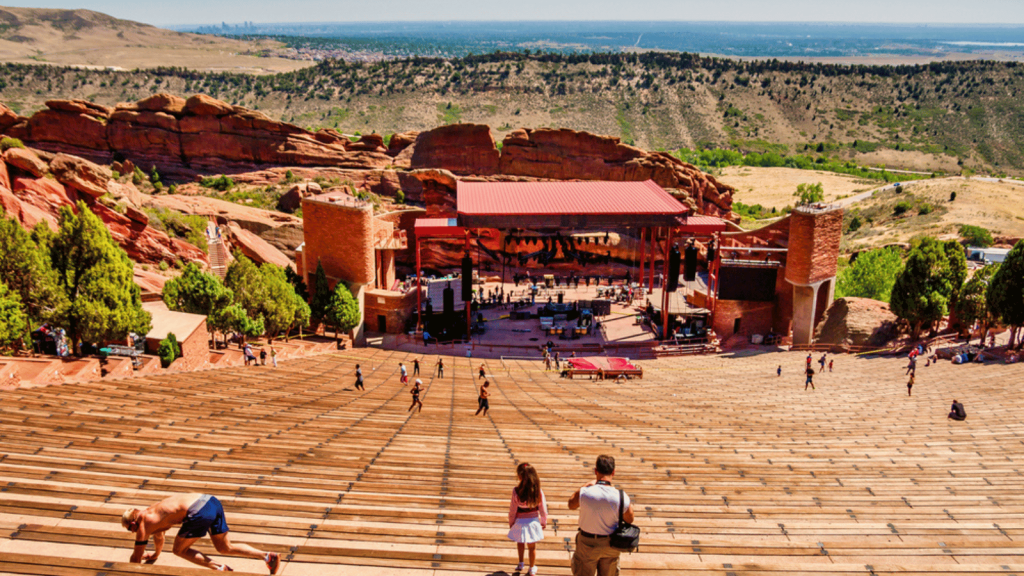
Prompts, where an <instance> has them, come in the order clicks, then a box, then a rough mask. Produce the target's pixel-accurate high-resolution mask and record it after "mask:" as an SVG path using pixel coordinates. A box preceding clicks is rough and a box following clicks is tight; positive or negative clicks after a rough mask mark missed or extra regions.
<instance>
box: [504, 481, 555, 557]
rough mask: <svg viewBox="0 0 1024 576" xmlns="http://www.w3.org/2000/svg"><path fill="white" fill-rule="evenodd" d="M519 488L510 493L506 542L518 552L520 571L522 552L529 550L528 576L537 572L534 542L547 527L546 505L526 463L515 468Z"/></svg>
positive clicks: (542, 535) (540, 537)
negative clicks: (513, 544) (514, 545)
mask: <svg viewBox="0 0 1024 576" xmlns="http://www.w3.org/2000/svg"><path fill="white" fill-rule="evenodd" d="M516 476H518V477H519V485H518V486H516V487H515V488H514V489H513V490H512V501H511V502H510V503H509V505H508V526H509V530H508V539H509V540H512V541H513V542H515V543H516V548H518V549H519V566H517V567H516V572H522V571H523V552H524V551H525V549H526V548H527V547H528V548H529V549H530V574H531V575H534V574H536V573H537V566H535V564H536V562H537V542H540V541H541V540H543V539H544V528H546V527H547V525H548V503H547V500H545V499H544V492H543V491H542V490H541V489H540V477H538V476H537V470H536V469H534V467H533V466H530V465H529V464H527V463H526V462H523V463H522V464H520V465H519V467H518V468H516Z"/></svg>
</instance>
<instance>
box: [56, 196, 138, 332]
mask: <svg viewBox="0 0 1024 576" xmlns="http://www.w3.org/2000/svg"><path fill="white" fill-rule="evenodd" d="M77 209H78V213H77V214H76V213H75V212H74V211H73V210H72V209H71V208H70V207H68V206H63V207H61V209H60V229H59V230H58V232H57V234H56V235H55V236H54V238H53V243H52V246H51V248H50V260H51V262H52V263H53V269H54V271H55V272H56V276H57V285H58V287H59V289H60V291H61V292H62V293H63V296H64V298H63V300H62V302H61V303H60V304H59V306H58V307H57V308H56V309H55V310H54V313H53V315H52V316H53V322H54V323H55V324H57V325H58V326H62V327H63V328H64V329H66V330H67V332H68V336H69V338H70V339H71V342H72V344H73V346H74V350H75V351H76V352H77V351H78V350H79V344H81V343H82V342H83V341H88V342H107V341H112V340H123V339H125V338H127V336H128V333H129V332H135V333H138V334H145V333H147V332H149V329H150V326H151V324H150V322H151V319H152V318H151V316H150V314H149V312H146V311H145V310H143V309H142V293H141V290H140V289H139V287H138V285H137V284H135V281H134V280H133V272H132V268H133V265H132V261H131V260H130V259H129V258H128V254H126V253H125V251H124V250H122V249H121V247H120V246H118V245H117V243H116V242H114V239H113V238H112V237H111V236H110V232H109V231H108V230H107V228H106V226H104V225H103V222H102V221H100V219H99V218H97V217H96V215H95V214H93V213H92V211H91V210H89V208H88V207H87V206H86V205H85V203H84V202H81V201H80V202H78V205H77Z"/></svg>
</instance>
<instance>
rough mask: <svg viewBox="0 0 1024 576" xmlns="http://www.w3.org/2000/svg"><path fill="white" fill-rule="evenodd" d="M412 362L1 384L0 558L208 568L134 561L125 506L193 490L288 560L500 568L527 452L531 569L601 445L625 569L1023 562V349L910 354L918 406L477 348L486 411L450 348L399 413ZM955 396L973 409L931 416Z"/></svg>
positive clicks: (815, 570) (241, 562) (1000, 568)
mask: <svg viewBox="0 0 1024 576" xmlns="http://www.w3.org/2000/svg"><path fill="white" fill-rule="evenodd" d="M413 357H414V356H411V355H407V354H405V353H403V352H394V351H384V350H377V349H359V350H352V351H342V352H338V353H335V354H327V355H320V356H316V357H309V358H303V359H297V360H293V361H286V362H282V363H281V365H280V367H279V368H278V369H271V368H269V367H255V368H254V367H250V368H230V369H223V370H211V371H206V372H199V373H191V374H177V375H167V376H156V377H147V378H134V379H129V380H124V381H120V382H112V383H103V384H96V383H92V384H89V385H64V386H54V387H47V388H37V389H30V390H17V391H11V392H2V393H0V441H2V443H3V444H2V445H3V447H4V450H3V454H2V455H0V492H2V494H0V528H3V530H2V532H0V574H14V573H17V574H61V575H67V576H78V575H89V576H94V575H96V574H99V573H105V574H108V575H111V574H131V573H140V572H145V573H162V574H168V573H175V574H193V573H195V574H199V573H207V572H206V571H203V570H194V569H192V568H191V565H189V564H188V563H186V562H185V561H183V560H181V559H180V558H177V557H174V556H173V555H172V554H171V553H170V548H171V544H172V543H171V542H170V541H168V543H167V546H166V551H165V553H164V554H163V555H162V556H161V558H160V559H159V561H158V563H157V564H156V565H155V566H136V565H129V564H126V563H125V561H126V560H127V558H128V556H129V554H130V551H131V545H132V537H131V535H130V534H128V533H127V532H125V531H123V530H122V529H121V528H120V525H119V523H118V520H119V517H120V515H121V512H122V511H123V510H124V509H125V508H126V507H128V506H135V507H142V506H145V505H148V504H150V503H152V502H154V501H156V500H158V499H160V498H162V497H165V496H166V495H168V494H172V493H181V492H190V491H203V492H208V493H211V494H215V495H217V496H218V498H220V499H221V500H222V501H223V502H224V505H225V508H226V510H227V519H228V522H229V524H230V526H231V528H232V534H233V539H234V540H235V541H240V542H249V543H253V544H254V545H257V546H259V547H261V548H264V549H267V550H272V551H276V552H280V553H281V554H282V557H283V558H286V559H287V562H286V564H285V566H284V567H283V569H282V573H283V574H287V575H300V574H317V575H332V574H359V575H384V574H417V575H424V576H426V575H438V576H440V575H444V574H452V575H454V574H467V573H475V574H481V575H482V574H511V573H512V571H513V569H514V567H515V563H516V558H515V546H514V545H513V544H512V543H510V542H509V541H508V540H507V539H506V538H505V532H506V531H507V528H508V526H507V523H506V514H507V510H508V497H509V495H510V490H511V488H512V486H513V484H514V481H515V478H514V468H515V465H516V463H517V462H522V461H529V462H531V463H532V464H534V465H535V466H536V467H537V469H538V470H539V471H540V473H541V477H542V480H543V486H544V490H545V493H546V494H547V497H548V502H549V505H550V511H551V518H552V520H551V522H550V524H549V526H548V530H547V531H546V539H545V540H544V541H543V542H542V543H541V544H540V545H539V546H538V557H539V561H538V563H539V566H540V574H555V575H565V574H568V573H569V558H570V553H571V550H572V548H573V540H572V538H573V536H574V534H575V531H576V518H577V517H576V513H574V512H571V511H569V510H568V508H567V505H566V500H567V499H568V497H569V495H570V494H571V493H572V491H573V490H574V489H575V488H576V487H578V486H579V485H581V484H583V483H584V482H586V481H588V480H589V479H592V478H593V476H592V473H591V469H592V468H593V465H594V464H593V463H594V459H595V458H596V456H597V455H599V454H601V453H608V454H613V455H614V456H615V457H616V460H617V463H618V474H617V476H616V482H617V484H619V485H620V486H621V487H623V488H624V489H625V490H626V491H627V492H628V493H629V494H630V495H631V496H632V497H633V498H634V499H635V502H636V504H635V507H636V513H637V514H636V515H637V524H639V525H640V526H641V527H642V528H643V530H644V534H643V543H642V547H641V549H640V552H639V553H636V554H632V555H627V556H624V557H623V571H624V573H627V574H650V575H655V574H657V575H659V576H660V575H665V576H667V575H669V574H672V575H675V574H683V575H686V574H692V575H705V574H706V575H715V576H731V575H741V574H758V575H761V576H766V575H774V574H839V573H841V574H858V575H870V574H883V573H894V572H901V573H904V574H907V573H909V574H925V573H929V574H949V573H970V574H972V575H981V574H1000V575H1003V576H1006V575H1009V574H1017V573H1024V562H1022V556H1021V553H1022V549H1021V547H1020V545H1019V542H1020V541H1021V539H1022V538H1024V492H1022V491H1021V489H1020V485H1021V471H1020V463H1021V462H1022V461H1024V424H1022V423H1021V422H1020V419H1019V414H1020V413H1021V409H1022V407H1024V406H1022V405H1024V399H1022V398H1021V396H1020V394H1019V393H1018V391H1017V390H1016V388H1017V387H1016V386H1015V384H1017V383H1019V382H1020V381H1021V374H1022V373H1021V369H1020V368H1019V367H1016V366H1001V365H998V366H997V365H994V366H978V365H969V366H962V367H960V366H952V365H951V364H948V363H944V364H942V365H939V366H935V367H928V368H924V367H921V368H919V370H918V378H917V386H916V387H915V388H916V389H915V395H914V396H913V397H910V398H908V397H907V395H906V389H905V386H904V383H905V380H904V379H903V376H902V374H903V370H902V366H903V362H902V361H900V360H892V359H859V358H852V357H847V356H840V357H837V358H836V368H837V372H836V373H831V374H828V373H826V374H821V375H819V376H817V377H816V379H815V384H816V385H817V386H818V389H817V390H815V391H807V392H805V391H804V390H803V377H802V376H801V374H800V372H801V371H802V368H803V355H802V354H798V353H775V354H766V355H762V356H755V357H751V358H743V359H730V358H723V357H680V358H670V359H663V360H657V361H648V362H646V363H645V375H644V380H643V381H632V382H626V383H620V384H615V383H613V382H610V381H586V380H582V381H581V380H573V381H569V380H562V379H559V378H558V377H557V375H556V374H555V373H554V372H545V371H543V370H542V367H541V365H540V363H539V362H536V361H527V360H522V361H509V362H507V363H506V364H505V365H504V366H503V365H502V364H501V363H500V362H498V361H486V363H487V364H488V367H489V371H490V372H491V373H492V378H491V381H492V382H493V385H492V387H491V388H492V390H493V391H492V394H491V398H492V401H491V404H492V406H493V408H492V410H491V414H490V416H489V417H486V418H485V417H474V416H473V412H474V411H475V409H476V402H475V399H476V386H477V384H478V382H477V381H476V380H475V378H474V375H475V374H476V369H477V367H478V366H479V363H480V362H481V361H480V360H475V359H474V360H472V365H471V364H470V360H469V359H466V358H446V359H445V363H446V365H447V366H448V369H447V370H446V373H445V377H444V378H434V377H431V375H430V374H429V373H426V372H428V371H429V368H428V367H431V366H433V365H434V362H435V361H436V358H435V357H429V356H428V357H421V362H422V365H423V366H424V371H425V374H424V375H422V376H421V378H423V381H424V382H425V385H426V392H425V393H424V394H423V401H424V409H423V411H422V412H421V413H410V412H408V411H407V408H408V407H409V400H410V397H409V388H408V387H403V386H401V385H400V384H399V382H398V362H400V361H404V362H406V365H407V366H411V359H412V358H413ZM357 363H358V364H361V365H362V366H363V372H364V374H365V376H366V378H365V380H366V391H365V392H357V391H355V390H354V389H353V386H352V383H353V381H354V377H353V370H354V366H355V365H356V364H357ZM779 364H782V365H783V368H784V372H783V377H782V378H778V377H776V376H775V368H776V366H777V365H779ZM954 395H955V396H957V397H958V398H959V399H961V400H962V401H964V402H965V404H966V406H967V410H968V414H969V418H968V420H967V421H966V422H950V421H947V420H946V418H945V414H946V411H947V410H948V404H949V402H950V400H951V399H952V397H953V396H954ZM171 534H173V531H172V533H171ZM169 540H170V538H169ZM199 548H200V549H201V550H202V551H203V552H204V553H208V554H211V555H214V556H216V552H215V551H214V550H213V548H212V546H211V545H210V543H209V540H205V541H204V542H203V543H201V544H200V546H199ZM226 561H227V562H228V564H230V565H231V566H232V567H233V568H235V570H241V571H247V572H254V573H265V568H264V566H263V564H262V563H261V562H258V561H253V560H247V559H235V558H231V559H226Z"/></svg>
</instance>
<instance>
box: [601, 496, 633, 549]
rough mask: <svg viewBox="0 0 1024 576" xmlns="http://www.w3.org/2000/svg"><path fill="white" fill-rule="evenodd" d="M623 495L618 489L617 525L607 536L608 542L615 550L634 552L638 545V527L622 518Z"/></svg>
mask: <svg viewBox="0 0 1024 576" xmlns="http://www.w3.org/2000/svg"><path fill="white" fill-rule="evenodd" d="M625 500H626V499H625V497H624V496H623V495H622V490H619V526H618V528H616V529H615V532H612V533H611V536H609V537H608V544H609V545H610V546H611V547H612V548H615V549H616V550H621V551H623V552H635V551H636V549H637V548H639V547H640V527H639V526H636V525H634V524H630V523H629V522H626V521H624V520H623V519H622V512H623V508H624V505H625Z"/></svg>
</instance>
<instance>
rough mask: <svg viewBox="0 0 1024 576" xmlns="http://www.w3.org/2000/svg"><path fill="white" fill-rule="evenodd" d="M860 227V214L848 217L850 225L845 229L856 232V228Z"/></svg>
mask: <svg viewBox="0 0 1024 576" xmlns="http://www.w3.org/2000/svg"><path fill="white" fill-rule="evenodd" d="M860 227H861V221H860V216H854V217H853V218H850V225H849V226H848V227H847V229H848V230H849V231H850V232H856V231H857V230H860Z"/></svg>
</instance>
